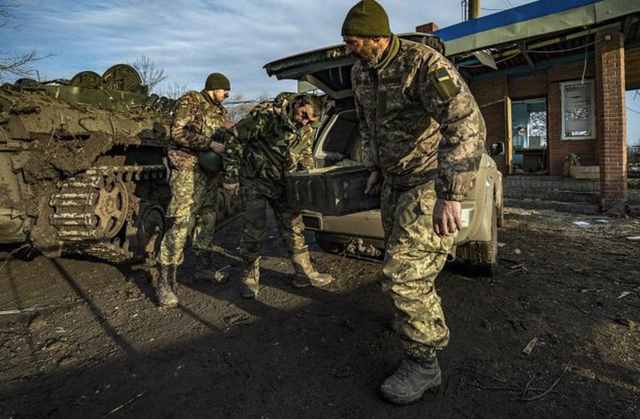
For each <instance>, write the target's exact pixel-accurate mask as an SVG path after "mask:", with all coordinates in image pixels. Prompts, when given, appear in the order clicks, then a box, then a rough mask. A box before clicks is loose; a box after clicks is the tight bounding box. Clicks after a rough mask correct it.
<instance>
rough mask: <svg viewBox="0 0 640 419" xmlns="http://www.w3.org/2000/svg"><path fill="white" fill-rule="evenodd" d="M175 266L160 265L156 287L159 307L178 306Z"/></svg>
mask: <svg viewBox="0 0 640 419" xmlns="http://www.w3.org/2000/svg"><path fill="white" fill-rule="evenodd" d="M177 268H178V267H177V266H176V265H160V269H159V270H160V272H159V273H160V275H159V277H158V285H157V287H156V294H157V297H158V305H160V307H165V308H174V307H177V306H178V296H177V295H176V286H175V282H176V271H177Z"/></svg>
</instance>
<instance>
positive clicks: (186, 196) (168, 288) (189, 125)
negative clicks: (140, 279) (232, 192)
mask: <svg viewBox="0 0 640 419" xmlns="http://www.w3.org/2000/svg"><path fill="white" fill-rule="evenodd" d="M230 88H231V86H230V83H229V80H228V79H227V78H226V77H225V76H224V75H222V74H220V73H213V74H210V75H209V77H208V78H207V81H206V84H205V88H204V90H202V91H201V92H194V91H192V92H188V93H186V94H185V95H183V96H182V97H181V98H180V99H179V101H178V103H177V105H176V110H175V114H174V120H173V124H172V126H171V137H172V147H171V148H170V150H169V153H168V155H169V164H170V166H171V181H170V183H171V202H170V203H169V208H168V209H167V230H166V232H165V235H164V237H163V239H162V243H161V244H160V252H159V257H158V262H159V270H160V275H159V279H158V287H157V294H158V301H159V303H160V305H161V306H163V307H175V306H177V304H178V297H177V295H176V285H177V281H176V272H177V269H178V266H180V265H181V264H182V262H183V260H184V247H185V244H186V242H187V239H188V236H189V234H190V232H191V230H192V228H193V224H194V221H195V215H196V214H197V213H198V212H199V210H200V209H201V207H202V205H203V203H204V202H205V199H206V197H207V196H216V194H217V182H215V180H216V179H215V176H214V175H211V174H209V173H207V172H205V171H204V170H203V168H202V167H201V165H200V164H199V163H198V156H199V154H200V153H206V152H212V151H213V152H215V153H218V154H223V153H224V145H223V144H222V143H221V142H218V141H214V140H213V138H214V136H215V134H216V133H217V132H218V131H222V130H221V129H222V128H225V126H226V125H227V122H226V110H225V109H224V107H223V106H222V102H223V101H224V100H225V99H226V98H227V97H228V95H229V90H230ZM214 227H215V226H208V228H209V230H207V231H208V232H201V233H200V234H201V235H202V236H203V237H204V238H206V236H207V235H212V234H213V232H212V231H211V229H213V228H214Z"/></svg>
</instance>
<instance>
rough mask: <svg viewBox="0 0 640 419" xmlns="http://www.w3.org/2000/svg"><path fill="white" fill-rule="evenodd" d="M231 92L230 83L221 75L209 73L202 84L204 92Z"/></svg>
mask: <svg viewBox="0 0 640 419" xmlns="http://www.w3.org/2000/svg"><path fill="white" fill-rule="evenodd" d="M217 89H222V90H231V82H230V81H229V79H228V78H227V77H226V76H225V75H224V74H222V73H211V74H209V77H207V82H206V83H205V84H204V90H217Z"/></svg>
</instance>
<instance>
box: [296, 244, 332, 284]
mask: <svg viewBox="0 0 640 419" xmlns="http://www.w3.org/2000/svg"><path fill="white" fill-rule="evenodd" d="M291 263H293V269H294V270H295V271H296V273H295V278H294V279H293V281H292V284H293V286H294V287H296V288H304V287H309V286H314V287H318V288H321V287H326V286H327V285H329V284H331V283H332V282H333V281H335V278H334V277H333V276H331V275H329V274H321V273H320V272H318V271H316V268H314V266H313V264H312V263H311V256H310V255H309V252H308V251H305V252H303V253H298V254H296V255H293V257H292V258H291Z"/></svg>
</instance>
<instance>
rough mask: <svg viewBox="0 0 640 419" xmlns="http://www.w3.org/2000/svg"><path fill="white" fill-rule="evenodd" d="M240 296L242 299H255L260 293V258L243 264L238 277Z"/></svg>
mask: <svg viewBox="0 0 640 419" xmlns="http://www.w3.org/2000/svg"><path fill="white" fill-rule="evenodd" d="M240 282H241V283H240V295H241V296H242V298H249V299H255V298H257V297H258V293H259V291H260V258H258V259H256V260H255V261H253V262H249V263H247V262H245V266H244V267H243V270H242V275H241V277H240Z"/></svg>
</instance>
